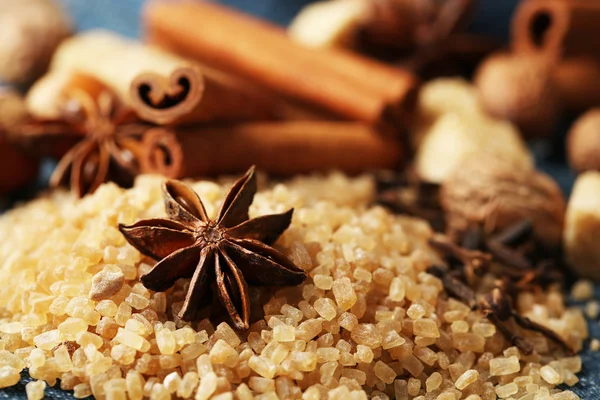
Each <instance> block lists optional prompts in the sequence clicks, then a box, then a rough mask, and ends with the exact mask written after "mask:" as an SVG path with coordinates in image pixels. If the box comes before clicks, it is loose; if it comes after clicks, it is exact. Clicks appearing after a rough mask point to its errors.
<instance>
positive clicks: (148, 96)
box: [52, 30, 282, 124]
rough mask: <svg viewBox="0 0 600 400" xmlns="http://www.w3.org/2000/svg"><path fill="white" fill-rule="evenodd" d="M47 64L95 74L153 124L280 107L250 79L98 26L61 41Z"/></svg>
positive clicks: (246, 115) (256, 115)
mask: <svg viewBox="0 0 600 400" xmlns="http://www.w3.org/2000/svg"><path fill="white" fill-rule="evenodd" d="M98 59H100V60H101V61H98ZM52 69H53V70H54V71H60V70H78V71H82V72H85V73H86V74H89V75H91V76H93V77H95V78H96V79H98V80H99V81H101V82H102V83H103V84H105V85H106V86H108V87H109V88H110V89H111V90H112V91H114V92H115V93H116V95H117V96H118V97H119V100H120V101H121V102H123V103H124V104H125V105H126V106H128V107H130V108H131V109H132V110H133V111H135V113H136V114H137V115H138V116H139V117H140V118H141V119H144V120H146V121H149V122H152V123H157V124H171V123H191V122H206V121H215V120H218V121H223V120H227V121H233V120H247V119H260V120H268V119H273V118H274V117H275V114H276V113H277V112H278V111H279V110H280V109H281V108H282V106H281V105H280V104H279V103H282V101H281V99H279V98H276V97H274V96H270V95H268V94H267V93H266V92H265V91H264V90H260V91H259V90H257V89H256V88H255V86H254V85H253V84H251V83H249V82H246V81H243V80H240V79H237V78H234V77H232V76H229V75H227V74H225V73H223V72H220V71H214V70H211V69H208V68H206V67H203V66H201V65H199V64H197V63H194V62H192V61H189V60H186V59H183V58H180V57H178V56H176V55H174V54H171V53H169V52H166V51H162V50H159V49H156V48H154V47H151V46H148V45H145V44H143V43H140V42H136V41H133V40H129V39H126V38H124V37H121V36H119V35H117V34H114V33H110V32H107V31H102V30H95V31H88V32H85V33H80V34H78V35H75V36H73V37H72V38H70V39H68V40H66V41H64V42H63V43H62V44H61V45H60V46H59V48H58V49H57V51H56V53H55V55H54V57H53V59H52Z"/></svg>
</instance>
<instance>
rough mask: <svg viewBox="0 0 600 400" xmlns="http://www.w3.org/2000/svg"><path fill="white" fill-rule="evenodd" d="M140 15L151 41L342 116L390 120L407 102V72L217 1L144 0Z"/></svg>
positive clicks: (412, 87)
mask: <svg viewBox="0 0 600 400" xmlns="http://www.w3.org/2000/svg"><path fill="white" fill-rule="evenodd" d="M144 21H145V29H146V38H147V40H148V41H149V42H150V43H153V44H156V45H158V46H160V47H162V48H165V49H168V50H170V51H173V52H175V53H178V54H180V55H183V56H186V57H190V58H193V59H195V60H199V61H201V62H202V63H204V64H207V65H210V66H213V67H215V68H218V69H221V70H224V71H227V72H229V73H232V74H234V75H237V76H241V77H244V78H246V79H249V80H252V81H253V82H257V83H259V84H261V85H263V86H265V87H267V88H269V89H271V90H273V91H275V92H277V93H281V94H283V95H285V96H289V97H291V98H295V99H300V100H302V101H303V102H306V103H310V104H315V105H318V106H320V107H323V108H325V109H327V110H331V111H332V112H335V113H337V114H338V115H340V116H344V117H346V118H350V119H355V120H360V121H364V122H369V123H377V122H380V121H382V120H383V121H386V122H394V123H397V122H398V121H405V120H406V119H408V118H409V115H410V112H411V109H412V107H413V106H414V102H415V98H416V87H417V79H416V78H415V76H414V75H412V74H411V73H409V72H407V71H404V70H401V69H397V68H392V67H389V66H386V65H384V64H381V63H379V62H377V61H373V60H369V59H367V58H363V57H361V56H358V55H355V54H352V53H349V52H345V51H343V50H339V49H317V48H308V47H305V46H303V45H301V44H299V43H296V42H295V41H293V40H291V39H290V38H289V37H288V36H287V34H286V32H285V31H284V30H283V29H280V28H278V27H276V26H274V25H271V24H269V23H267V22H264V21H259V20H256V19H254V18H252V17H250V16H246V15H243V14H241V13H238V12H236V11H233V10H230V9H228V8H225V7H222V6H219V5H217V4H213V3H209V2H204V1H196V2H190V1H172V2H161V1H158V2H150V3H148V4H147V6H146V8H145V12H144Z"/></svg>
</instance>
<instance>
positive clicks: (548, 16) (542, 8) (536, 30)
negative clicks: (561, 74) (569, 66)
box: [512, 0, 600, 58]
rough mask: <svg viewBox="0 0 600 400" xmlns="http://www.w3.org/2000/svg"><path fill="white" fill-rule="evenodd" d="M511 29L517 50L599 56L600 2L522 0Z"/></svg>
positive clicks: (587, 0) (591, 0)
mask: <svg viewBox="0 0 600 400" xmlns="http://www.w3.org/2000/svg"><path fill="white" fill-rule="evenodd" d="M512 30H513V33H512V35H513V46H514V49H515V50H516V51H529V52H532V51H542V50H543V51H547V52H550V53H553V54H554V55H556V56H565V57H573V56H591V57H596V58H600V41H598V40H597V38H598V36H600V2H598V1H596V0H526V1H522V2H521V4H520V6H519V8H518V9H517V11H516V13H515V17H514V18H513V26H512Z"/></svg>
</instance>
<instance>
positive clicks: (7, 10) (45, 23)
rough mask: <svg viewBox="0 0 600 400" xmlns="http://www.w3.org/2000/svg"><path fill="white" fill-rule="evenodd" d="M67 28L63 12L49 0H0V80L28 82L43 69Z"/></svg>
mask: <svg viewBox="0 0 600 400" xmlns="http://www.w3.org/2000/svg"><path fill="white" fill-rule="evenodd" d="M70 31H71V27H70V22H69V20H68V18H67V16H66V14H65V13H64V11H63V10H62V9H61V8H60V7H59V5H58V4H57V3H56V2H55V1H53V0H17V1H15V0H0V80H3V81H5V82H8V83H14V84H29V83H31V82H32V81H33V80H35V79H36V78H37V77H39V76H40V75H42V74H43V73H44V72H45V71H46V69H47V67H48V64H49V62H50V58H51V57H52V53H53V52H54V50H55V49H56V47H57V46H58V44H59V43H60V41H61V40H63V39H64V38H65V37H66V36H68V35H69V33H70Z"/></svg>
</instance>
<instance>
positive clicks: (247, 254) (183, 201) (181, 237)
mask: <svg viewBox="0 0 600 400" xmlns="http://www.w3.org/2000/svg"><path fill="white" fill-rule="evenodd" d="M256 189H257V186H256V176H255V173H254V167H252V168H250V170H248V172H247V173H246V174H245V175H244V176H243V177H242V178H240V179H239V180H237V181H236V182H235V183H234V185H233V187H232V189H231V190H230V191H229V193H228V194H227V196H226V198H225V200H224V202H223V205H222V207H221V210H220V211H219V214H218V217H217V218H216V219H215V220H211V219H209V218H208V215H207V214H206V210H205V208H204V205H203V204H202V201H201V200H200V198H199V197H198V195H197V194H196V193H195V192H194V191H193V189H192V188H190V187H189V186H188V185H186V184H184V183H182V182H180V181H177V180H169V181H167V182H166V183H165V184H164V186H163V193H164V198H165V209H166V212H167V216H168V217H169V219H160V218H157V219H148V220H143V221H139V222H137V223H136V224H134V225H131V226H124V225H120V226H119V229H120V230H121V233H123V235H124V236H125V238H126V239H127V241H128V242H129V243H130V244H131V245H132V246H134V247H135V248H136V249H138V250H139V251H140V252H141V253H142V254H144V255H146V256H148V257H151V258H154V259H156V260H160V261H159V262H158V263H157V264H156V265H155V266H154V267H153V268H152V270H150V272H148V273H147V274H145V275H144V276H142V277H141V281H142V283H143V284H144V286H146V287H147V288H148V289H151V290H154V291H157V292H161V291H165V290H167V289H168V288H170V287H171V286H173V285H174V284H175V281H176V280H178V279H179V278H189V277H191V278H192V279H191V281H190V285H189V290H188V292H187V295H186V297H185V300H184V303H183V307H182V308H181V311H180V312H179V315H178V317H179V318H181V319H183V320H190V319H192V318H193V316H194V313H195V311H196V310H197V309H198V307H199V305H200V303H201V300H202V299H203V297H204V296H205V295H206V294H207V290H208V289H209V285H210V284H211V283H212V282H214V283H215V285H214V286H216V287H215V291H216V294H217V296H218V298H219V300H220V302H221V303H222V304H223V306H224V307H225V309H226V310H227V313H228V314H229V316H230V317H231V320H232V321H233V324H234V325H235V326H236V327H237V328H238V329H248V327H249V323H250V299H249V294H248V284H250V285H298V284H300V283H302V282H303V281H304V279H305V278H306V273H305V272H304V271H303V270H302V269H300V268H298V267H297V266H296V265H294V263H293V262H292V261H290V260H289V259H288V258H287V257H285V256H284V255H283V254H281V253H280V252H279V251H277V250H276V249H274V248H273V247H271V246H270V245H272V244H273V243H274V242H275V241H276V240H277V239H278V238H279V236H280V235H281V234H282V233H283V232H284V231H285V230H286V229H287V228H288V226H289V225H290V222H291V219H292V213H293V209H290V210H289V211H287V212H285V213H282V214H272V215H265V216H262V217H258V218H253V219H249V216H248V208H249V207H250V204H251V203H252V200H253V198H254V194H255V193H256Z"/></svg>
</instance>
